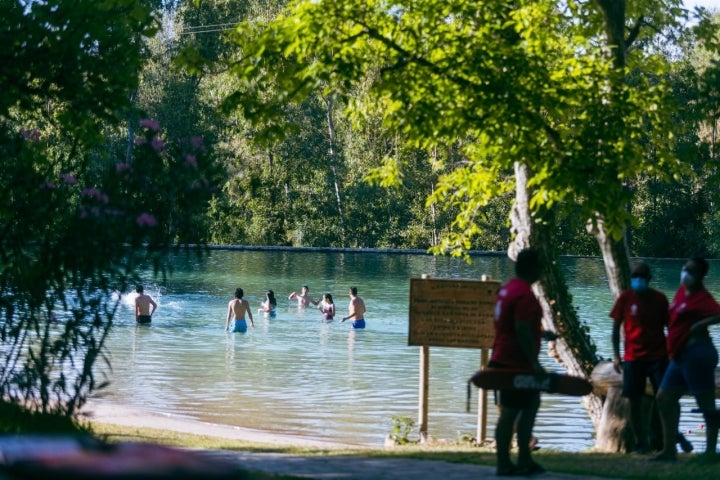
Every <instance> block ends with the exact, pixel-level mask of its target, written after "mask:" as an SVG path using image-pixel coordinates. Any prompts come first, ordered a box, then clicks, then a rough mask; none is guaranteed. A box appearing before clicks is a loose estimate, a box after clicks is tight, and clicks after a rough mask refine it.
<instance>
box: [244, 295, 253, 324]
mask: <svg viewBox="0 0 720 480" xmlns="http://www.w3.org/2000/svg"><path fill="white" fill-rule="evenodd" d="M243 301H244V302H245V310H246V311H247V314H248V318H249V319H250V326H251V327H252V328H255V322H253V317H252V309H251V308H250V302H248V301H247V300H243Z"/></svg>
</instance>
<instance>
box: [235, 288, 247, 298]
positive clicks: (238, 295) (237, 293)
mask: <svg viewBox="0 0 720 480" xmlns="http://www.w3.org/2000/svg"><path fill="white" fill-rule="evenodd" d="M243 295H245V292H243V289H242V288H236V289H235V298H242V297H243Z"/></svg>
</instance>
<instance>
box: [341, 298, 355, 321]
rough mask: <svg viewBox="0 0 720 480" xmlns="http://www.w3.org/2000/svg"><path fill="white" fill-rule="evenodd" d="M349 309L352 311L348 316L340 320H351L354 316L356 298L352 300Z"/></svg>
mask: <svg viewBox="0 0 720 480" xmlns="http://www.w3.org/2000/svg"><path fill="white" fill-rule="evenodd" d="M348 309H349V310H350V313H349V314H348V316H347V317H343V318H342V320H340V322H344V321H345V320H350V319H351V318H352V317H354V316H355V315H356V313H355V303H354V300H353V301H351V302H350V306H349V307H348Z"/></svg>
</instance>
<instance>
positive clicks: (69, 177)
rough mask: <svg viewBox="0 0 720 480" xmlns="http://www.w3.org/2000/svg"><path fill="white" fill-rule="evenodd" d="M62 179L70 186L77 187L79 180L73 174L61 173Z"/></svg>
mask: <svg viewBox="0 0 720 480" xmlns="http://www.w3.org/2000/svg"><path fill="white" fill-rule="evenodd" d="M60 179H61V180H62V181H64V182H65V183H67V184H68V185H77V178H75V175H73V174H71V173H61V174H60Z"/></svg>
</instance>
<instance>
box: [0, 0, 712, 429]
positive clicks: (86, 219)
mask: <svg viewBox="0 0 720 480" xmlns="http://www.w3.org/2000/svg"><path fill="white" fill-rule="evenodd" d="M286 4H288V2H285V1H268V0H217V1H213V2H202V1H197V0H196V1H187V2H180V1H164V0H108V1H96V0H75V1H68V0H54V1H47V2H32V1H30V2H25V1H16V2H2V3H0V27H1V28H0V35H1V37H0V38H2V40H3V43H4V44H5V45H7V46H8V48H6V49H4V50H3V51H1V52H0V65H2V75H0V87H1V88H2V89H3V92H4V95H3V96H2V97H1V98H0V126H1V127H2V128H1V129H0V154H2V158H3V159H4V167H5V169H4V172H3V173H4V174H3V176H1V177H0V189H2V191H3V193H4V194H3V196H2V197H0V233H1V234H2V235H0V292H1V293H2V295H0V317H2V319H3V322H0V340H2V342H3V347H4V348H3V349H2V350H1V352H2V355H3V356H4V361H3V362H0V393H2V397H3V398H4V399H6V400H7V401H8V403H9V404H14V405H22V406H28V405H31V406H33V408H35V407H37V408H38V409H39V410H41V411H43V412H47V411H59V413H61V414H63V415H69V416H72V415H73V413H74V412H75V411H76V410H77V409H78V408H79V407H80V406H81V405H82V404H83V403H84V401H85V399H86V397H87V394H88V393H89V392H91V391H93V390H96V389H98V388H101V387H102V384H103V383H102V380H101V379H96V378H95V377H94V370H93V365H94V364H95V362H96V361H98V360H100V359H103V360H105V361H109V360H108V359H107V358H106V357H105V352H104V349H103V345H104V341H105V338H106V336H107V334H108V332H109V330H110V328H111V327H112V320H113V317H114V313H115V311H116V310H117V308H118V302H119V300H118V296H117V295H116V292H117V291H127V290H128V289H129V287H130V286H131V285H134V284H136V283H139V282H142V279H143V276H144V275H146V272H147V271H148V270H147V269H148V267H150V268H152V269H153V271H154V273H155V274H157V275H162V274H165V273H167V269H168V268H169V262H168V256H167V255H168V253H169V252H172V251H176V250H178V249H182V248H188V246H189V245H203V244H208V243H210V244H243V245H273V246H293V247H302V246H329V247H347V248H353V247H365V248H413V249H430V250H432V251H433V252H435V253H440V252H443V253H445V252H451V253H455V254H462V252H464V251H467V250H506V249H508V244H509V243H510V238H511V233H510V220H509V217H510V211H511V207H512V206H513V204H514V202H515V201H516V199H517V198H516V197H514V195H515V192H517V191H521V190H523V189H524V187H526V185H520V182H517V183H518V184H517V185H514V182H515V179H516V176H517V175H516V174H517V172H516V171H515V169H514V165H513V163H516V164H519V163H522V162H525V163H526V164H528V165H529V166H530V167H531V169H530V170H531V174H532V175H531V177H529V178H530V181H529V182H528V185H527V186H531V187H533V188H532V190H533V196H532V197H531V200H530V206H529V207H528V208H525V209H524V211H525V212H527V213H530V214H537V215H538V216H537V217H534V219H533V220H532V221H526V222H524V223H525V225H527V226H529V225H531V224H532V225H534V226H536V225H544V226H545V228H544V230H545V232H544V234H545V235H547V236H546V237H542V236H540V237H536V238H535V239H534V240H533V241H534V242H537V243H539V244H540V246H541V247H542V248H543V249H544V250H546V252H545V253H546V254H547V255H548V258H550V259H552V258H553V255H555V253H563V254H583V255H596V254H598V251H599V247H598V243H597V242H596V239H595V238H593V235H589V234H588V232H587V225H588V220H589V219H592V220H593V222H595V224H596V226H597V223H598V222H599V221H601V222H604V226H606V227H608V229H607V232H609V233H610V234H611V235H612V236H613V241H614V242H617V241H619V240H618V239H619V238H621V237H622V239H623V240H626V241H627V246H628V249H629V252H630V253H631V254H632V255H635V256H649V257H687V256H690V255H706V256H712V257H715V256H720V238H719V236H718V235H717V233H718V230H720V222H719V221H718V220H720V218H719V217H720V205H719V204H718V193H717V191H718V188H717V187H718V183H719V182H718V174H719V173H720V172H718V154H719V153H718V127H719V123H718V122H719V120H720V63H719V59H720V57H719V55H718V52H720V35H718V16H717V14H715V16H714V17H713V16H712V15H711V14H709V13H708V12H707V11H704V12H699V14H700V15H699V16H698V17H695V16H693V15H690V13H689V12H687V11H684V10H683V9H682V8H681V3H680V1H679V0H665V1H663V2H650V1H648V2H641V1H639V2H633V3H632V4H628V5H627V6H625V4H624V2H614V1H605V0H598V1H597V2H575V1H570V2H563V3H561V4H557V3H555V2H552V1H543V0H538V1H520V2H496V1H492V2H482V1H475V2H470V1H467V2H463V1H457V2H439V1H437V0H417V1H415V0H413V1H410V0H407V1H405V2H400V1H398V2H396V3H395V4H394V5H397V7H396V8H398V10H397V11H393V10H392V9H390V10H389V11H388V9H387V8H385V7H386V6H387V5H386V3H385V2H382V1H377V0H365V1H360V0H354V1H350V0H348V1H346V2H319V1H316V2H305V3H303V4H300V5H299V7H298V8H297V9H295V10H294V15H296V16H295V17H293V16H292V15H289V16H287V17H286V16H283V15H281V12H282V11H283V8H284V7H285V6H286ZM621 4H622V6H623V9H621V10H617V11H615V10H613V7H614V6H617V5H621ZM401 6H402V8H405V10H404V11H402V12H401V11H400V10H399V9H400V8H401ZM559 6H562V7H563V8H558V7H559ZM660 7H662V8H660ZM400 13H403V14H402V15H401V14H400ZM603 13H604V14H606V17H607V18H606V19H605V20H603V18H602V17H603ZM449 19H457V20H458V21H457V22H450V21H448V20H449ZM626 19H627V22H626ZM325 20H328V21H327V22H326V21H325ZM330 20H332V21H330ZM368 20H371V21H374V22H377V23H376V24H375V25H374V26H373V25H370V26H369V27H364V28H362V29H359V30H353V29H357V28H358V26H359V25H360V23H359V22H363V21H368ZM333 21H335V22H337V23H335V24H333ZM465 22H467V23H465ZM543 22H545V23H543ZM626 23H627V25H626ZM426 25H430V28H426ZM466 25H472V28H474V29H475V30H472V29H468V28H466ZM542 25H545V27H547V28H538V27H539V26H542ZM265 26H269V28H267V29H266V30H263V28H264V27H265ZM396 27H398V28H396ZM446 27H447V28H446ZM550 27H552V28H550ZM296 28H297V29H299V30H302V33H303V34H304V35H303V36H301V35H299V34H298V31H296V30H295V29H296ZM334 28H335V29H336V30H333V29H334ZM343 28H345V29H346V30H345V31H343V32H342V33H343V35H347V37H342V36H340V35H338V38H339V42H340V43H336V42H337V41H338V39H336V38H334V37H333V34H334V33H338V32H339V31H340V30H343ZM613 28H615V29H616V30H617V31H616V32H614V33H615V37H612V35H605V34H604V33H603V32H604V31H606V30H612V29H613ZM324 29H328V30H327V31H326V30H324ZM382 29H385V32H386V33H387V36H383V35H382V34H380V32H381V31H382ZM353 32H357V35H355V34H353ZM611 33H612V32H611ZM605 37H607V38H605ZM416 38H420V39H421V40H420V41H416ZM315 40H317V43H318V46H319V47H320V48H318V49H316V50H313V49H312V47H313V46H314V43H316V42H315ZM614 40H619V41H620V40H621V43H623V48H618V47H617V46H613V45H611V44H607V43H606V42H612V41H614ZM365 42H367V43H365ZM372 42H376V43H372ZM464 42H472V43H473V45H472V47H473V48H468V47H467V45H466V43H464ZM411 46H412V47H413V48H414V49H415V50H416V52H417V54H415V53H413V52H412V51H410V50H408V48H410V47H411ZM381 48H382V49H383V53H384V56H382V58H380V57H381V56H380V55H375V52H377V51H378V50H377V49H381ZM308 52H312V53H308ZM312 55H317V56H318V57H313V56H312ZM323 55H324V57H323ZM463 59H467V60H466V61H464V62H463V61H459V60H463ZM626 60H627V61H626ZM382 62H386V63H385V64H383V63H382ZM456 72H459V73H458V74H456ZM378 79H380V80H383V81H380V82H378V81H377V80H378ZM426 81H428V82H427V83H426ZM406 85H407V87H408V88H405V86H406ZM410 87H412V88H410ZM369 92H370V94H368V93H369ZM393 95H394V97H393ZM473 102H476V103H473ZM404 105H408V106H410V107H412V108H410V107H408V109H404V108H405V107H404ZM438 108H444V109H445V110H443V111H440V110H439V109H438ZM669 124H672V128H668V125H669ZM521 160H522V162H521ZM518 177H519V176H518ZM533 182H534V183H533ZM530 183H533V185H529V184H530ZM515 187H517V188H515ZM618 234H619V235H618ZM548 239H551V240H548ZM531 244H533V245H534V244H535V243H531ZM128 247H130V248H128ZM550 250H552V251H550ZM621 257H622V255H619V256H617V259H620V262H619V263H623V262H622V258H621ZM606 263H607V257H606ZM547 264H548V268H551V267H552V265H553V264H554V263H553V262H552V261H550V262H547ZM625 270H626V271H625V273H627V268H625ZM625 276H627V275H625ZM613 277H615V282H614V283H615V284H616V286H617V285H620V284H621V283H623V281H624V280H625V281H626V280H627V278H624V279H623V272H622V271H621V272H620V273H619V274H617V275H614V276H611V275H609V278H611V280H612V278H613ZM550 280H552V281H550ZM546 283H548V284H549V285H550V287H551V288H549V290H550V292H551V296H552V298H553V301H552V302H551V304H552V305H557V306H560V307H562V308H566V309H568V310H567V311H563V312H562V315H559V314H558V315H554V316H552V315H550V316H549V317H548V318H549V319H550V320H551V321H553V322H556V323H557V322H558V319H565V321H566V322H567V323H566V324H560V325H556V327H557V329H558V331H559V332H560V333H561V334H562V335H563V337H564V338H566V339H572V337H573V335H575V334H577V335H580V336H582V334H583V332H584V330H583V329H582V328H581V326H579V323H578V322H577V321H576V320H575V318H574V317H573V312H572V302H571V299H570V298H569V297H567V295H566V294H565V293H563V292H565V290H566V289H563V285H562V279H561V278H559V277H557V276H556V275H555V276H554V274H548V275H547V276H546ZM612 283H613V282H612V281H611V284H612ZM616 289H617V288H616ZM558 292H559V293H558ZM568 319H569V320H568ZM583 342H584V340H583V339H579V340H578V341H577V342H575V341H573V342H570V341H568V344H569V349H570V350H571V351H572V352H573V354H574V355H575V356H578V357H581V358H582V359H583V360H582V363H583V365H582V368H583V371H584V373H586V374H587V373H588V370H589V369H591V368H592V365H594V363H595V361H596V359H595V358H594V354H593V350H592V348H591V345H588V348H584V347H583V348H580V347H578V345H580V344H581V343H583ZM579 350H583V351H584V353H582V354H577V353H576V352H577V351H579ZM0 413H1V412H0Z"/></svg>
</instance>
